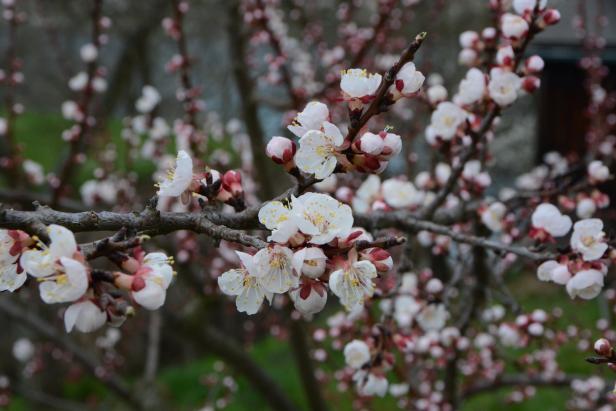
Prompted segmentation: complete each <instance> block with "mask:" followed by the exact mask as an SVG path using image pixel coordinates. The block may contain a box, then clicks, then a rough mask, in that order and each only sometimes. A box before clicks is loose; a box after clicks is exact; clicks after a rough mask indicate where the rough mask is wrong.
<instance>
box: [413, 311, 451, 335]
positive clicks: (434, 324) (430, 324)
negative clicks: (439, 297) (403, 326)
mask: <svg viewBox="0 0 616 411" xmlns="http://www.w3.org/2000/svg"><path fill="white" fill-rule="evenodd" d="M448 317H449V313H448V312H447V309H446V308H445V305H443V304H428V305H426V306H425V307H424V308H423V310H421V311H420V312H419V314H417V323H418V324H419V326H420V327H421V328H422V329H423V330H424V331H432V330H436V331H437V330H440V329H441V328H443V327H444V326H445V323H446V322H447V318H448Z"/></svg>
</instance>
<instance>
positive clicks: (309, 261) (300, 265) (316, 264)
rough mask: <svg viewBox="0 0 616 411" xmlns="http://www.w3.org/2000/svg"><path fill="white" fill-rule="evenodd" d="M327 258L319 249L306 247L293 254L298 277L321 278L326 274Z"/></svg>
mask: <svg viewBox="0 0 616 411" xmlns="http://www.w3.org/2000/svg"><path fill="white" fill-rule="evenodd" d="M326 263H327V256H326V255H325V253H324V252H323V250H322V249H321V248H319V247H304V248H302V249H301V250H298V251H296V252H295V253H294V254H293V268H294V269H295V271H296V272H297V275H305V276H306V277H310V278H319V277H320V276H322V275H323V273H324V272H325V268H326Z"/></svg>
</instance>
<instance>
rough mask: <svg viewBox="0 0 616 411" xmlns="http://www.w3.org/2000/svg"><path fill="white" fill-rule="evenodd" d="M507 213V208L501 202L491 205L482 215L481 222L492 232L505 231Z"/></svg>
mask: <svg viewBox="0 0 616 411" xmlns="http://www.w3.org/2000/svg"><path fill="white" fill-rule="evenodd" d="M506 213H507V207H505V205H504V204H503V203H501V202H498V201H496V202H494V203H492V204H490V205H489V206H488V207H487V208H486V209H485V210H483V211H482V213H481V222H482V223H483V224H484V225H485V226H486V227H488V228H489V229H490V230H491V231H493V232H495V233H497V232H499V231H501V230H502V229H503V218H504V217H505V214H506Z"/></svg>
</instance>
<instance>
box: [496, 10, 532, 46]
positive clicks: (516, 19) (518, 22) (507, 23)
mask: <svg viewBox="0 0 616 411" xmlns="http://www.w3.org/2000/svg"><path fill="white" fill-rule="evenodd" d="M501 30H502V32H503V35H504V36H505V37H507V38H509V39H512V40H518V39H520V38H522V36H524V35H526V33H528V23H527V22H526V20H524V19H523V18H522V17H520V16H517V15H515V14H511V13H505V14H503V16H502V17H501Z"/></svg>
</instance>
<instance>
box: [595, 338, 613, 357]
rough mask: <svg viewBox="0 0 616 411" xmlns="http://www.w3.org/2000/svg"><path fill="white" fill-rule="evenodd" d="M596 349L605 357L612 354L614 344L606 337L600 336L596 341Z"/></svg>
mask: <svg viewBox="0 0 616 411" xmlns="http://www.w3.org/2000/svg"><path fill="white" fill-rule="evenodd" d="M594 349H595V352H596V353H597V354H598V355H601V356H603V357H609V356H611V355H612V345H611V344H610V342H609V341H608V340H607V339H605V338H599V339H598V340H597V341H595V345H594Z"/></svg>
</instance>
